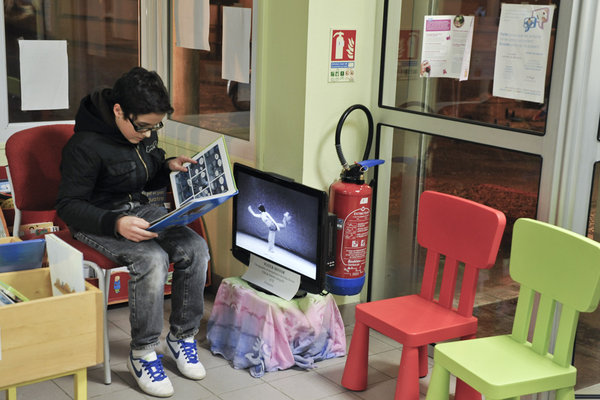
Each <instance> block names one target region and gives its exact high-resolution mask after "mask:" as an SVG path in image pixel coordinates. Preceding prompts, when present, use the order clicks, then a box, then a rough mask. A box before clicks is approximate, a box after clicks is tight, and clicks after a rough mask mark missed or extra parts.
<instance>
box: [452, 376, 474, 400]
mask: <svg viewBox="0 0 600 400" xmlns="http://www.w3.org/2000/svg"><path fill="white" fill-rule="evenodd" d="M454 400H481V393H479V392H478V391H477V390H475V389H473V388H472V387H471V386H469V385H468V384H466V383H465V382H464V381H463V380H461V379H458V378H456V391H455V394H454Z"/></svg>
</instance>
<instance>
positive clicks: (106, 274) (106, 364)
mask: <svg viewBox="0 0 600 400" xmlns="http://www.w3.org/2000/svg"><path fill="white" fill-rule="evenodd" d="M103 272H104V291H103V294H104V384H106V385H110V383H111V382H112V379H111V376H110V345H109V338H108V292H109V291H110V290H109V289H110V275H111V273H110V270H105V271H103Z"/></svg>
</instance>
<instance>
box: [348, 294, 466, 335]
mask: <svg viewBox="0 0 600 400" xmlns="http://www.w3.org/2000/svg"><path fill="white" fill-rule="evenodd" d="M356 320H357V321H360V322H362V323H364V324H365V325H367V326H369V327H370V328H372V329H375V330H376V331H378V332H380V333H382V334H384V335H386V336H388V337H390V338H392V339H394V340H396V341H398V342H400V343H402V344H404V345H407V346H411V347H419V346H424V345H427V344H429V343H435V342H440V341H444V340H447V339H450V338H457V337H463V336H467V335H473V334H475V333H476V332H477V318H475V317H473V316H468V317H464V316H462V315H460V314H458V313H457V312H456V311H454V310H449V309H447V308H445V307H442V306H440V305H439V304H437V303H434V302H432V301H429V300H426V299H424V298H423V297H421V296H419V295H409V296H403V297H396V298H392V299H385V300H378V301H373V302H370V303H363V304H359V305H357V306H356Z"/></svg>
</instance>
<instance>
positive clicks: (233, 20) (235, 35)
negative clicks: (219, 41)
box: [221, 7, 252, 83]
mask: <svg viewBox="0 0 600 400" xmlns="http://www.w3.org/2000/svg"><path fill="white" fill-rule="evenodd" d="M251 26H252V10H251V9H250V8H242V7H223V55H222V56H223V57H222V59H223V69H222V70H221V78H223V79H226V80H230V81H236V82H241V83H250V28H251Z"/></svg>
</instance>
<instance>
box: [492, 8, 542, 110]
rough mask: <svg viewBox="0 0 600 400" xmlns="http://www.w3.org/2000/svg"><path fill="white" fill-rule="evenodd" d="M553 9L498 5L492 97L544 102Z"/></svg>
mask: <svg viewBox="0 0 600 400" xmlns="http://www.w3.org/2000/svg"><path fill="white" fill-rule="evenodd" d="M553 15H554V5H543V6H542V5H529V4H506V3H503V4H502V9H501V13H500V24H499V26H498V40H497V42H496V64H495V66H494V89H493V95H494V96H498V97H506V98H509V99H517V100H525V101H533V102H536V103H543V102H544V89H545V84H546V67H547V65H548V49H549V46H550V33H551V30H552V16H553Z"/></svg>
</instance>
